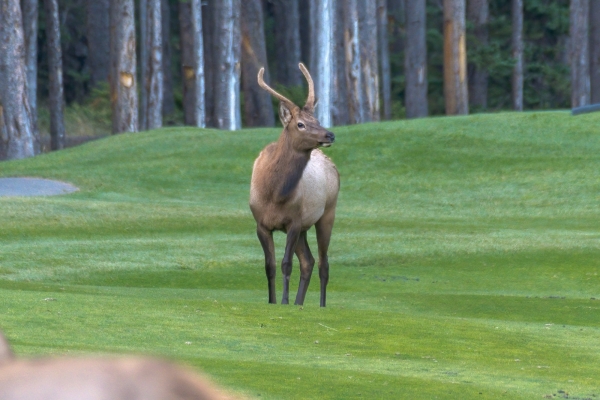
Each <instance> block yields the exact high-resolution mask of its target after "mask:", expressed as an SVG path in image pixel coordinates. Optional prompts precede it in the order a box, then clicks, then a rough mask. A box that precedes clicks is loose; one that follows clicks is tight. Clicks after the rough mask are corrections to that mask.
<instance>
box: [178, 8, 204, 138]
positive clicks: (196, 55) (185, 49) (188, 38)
mask: <svg viewBox="0 0 600 400" xmlns="http://www.w3.org/2000/svg"><path fill="white" fill-rule="evenodd" d="M202 21H203V15H202V5H201V2H200V0H191V1H188V2H180V3H179V23H180V29H181V34H180V37H181V67H182V74H183V75H182V76H183V111H184V119H185V124H186V125H191V126H197V127H199V128H204V127H205V126H206V103H205V95H206V93H205V92H206V90H205V75H204V38H203V33H202V32H203V26H202Z"/></svg>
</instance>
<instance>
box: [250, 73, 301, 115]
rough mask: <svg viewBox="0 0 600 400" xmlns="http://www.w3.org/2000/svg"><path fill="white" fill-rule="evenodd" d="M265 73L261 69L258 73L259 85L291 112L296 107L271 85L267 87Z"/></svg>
mask: <svg viewBox="0 0 600 400" xmlns="http://www.w3.org/2000/svg"><path fill="white" fill-rule="evenodd" d="M264 73H265V69H264V68H261V69H260V71H258V84H259V85H260V87H261V88H263V89H265V90H266V91H267V92H269V93H271V94H272V95H273V96H275V97H277V98H278V99H279V100H280V101H281V102H282V103H284V104H285V105H286V106H287V107H288V108H289V109H290V110H293V109H294V107H296V105H295V104H294V103H293V102H292V101H291V100H290V99H288V98H287V97H285V96H282V95H281V94H279V93H277V92H276V91H275V90H273V89H272V88H271V87H270V86H269V85H267V84H266V83H265V81H264V79H263V75H264Z"/></svg>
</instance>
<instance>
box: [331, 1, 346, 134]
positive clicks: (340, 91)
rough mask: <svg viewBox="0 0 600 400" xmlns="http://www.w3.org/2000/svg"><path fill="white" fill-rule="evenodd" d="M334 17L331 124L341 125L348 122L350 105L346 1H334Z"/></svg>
mask: <svg viewBox="0 0 600 400" xmlns="http://www.w3.org/2000/svg"><path fill="white" fill-rule="evenodd" d="M335 3H336V4H335V7H336V11H335V13H336V16H337V17H336V18H335V27H334V36H333V37H334V40H335V46H334V51H335V60H336V63H335V72H334V79H333V93H335V96H334V98H333V107H332V109H331V114H332V116H331V118H332V125H334V126H341V125H348V124H350V105H349V98H348V88H347V81H346V62H345V60H346V50H345V48H344V42H345V38H344V32H345V28H346V25H345V23H344V22H345V21H344V12H345V11H344V7H346V2H344V1H339V0H338V1H336V2H335Z"/></svg>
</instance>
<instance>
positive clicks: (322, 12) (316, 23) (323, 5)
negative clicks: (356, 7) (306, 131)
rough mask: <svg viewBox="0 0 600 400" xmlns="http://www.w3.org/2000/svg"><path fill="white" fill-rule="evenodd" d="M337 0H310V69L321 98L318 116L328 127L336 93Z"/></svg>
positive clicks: (316, 94) (317, 108)
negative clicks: (335, 31)
mask: <svg viewBox="0 0 600 400" xmlns="http://www.w3.org/2000/svg"><path fill="white" fill-rule="evenodd" d="M335 10H336V7H335V0H310V15H311V21H310V35H311V39H310V43H311V55H310V60H311V66H310V73H311V76H312V78H313V81H314V85H315V96H316V98H318V99H319V102H318V104H317V107H316V109H315V117H316V118H317V119H318V120H319V121H320V122H321V125H322V126H323V127H325V128H328V127H330V126H332V122H333V121H332V106H333V100H334V96H335V93H333V90H332V86H333V84H332V83H333V82H332V79H333V78H334V74H335V49H334V46H335V40H334V37H333V29H334V21H335Z"/></svg>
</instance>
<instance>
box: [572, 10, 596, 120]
mask: <svg viewBox="0 0 600 400" xmlns="http://www.w3.org/2000/svg"><path fill="white" fill-rule="evenodd" d="M596 1H597V0H596ZM589 11H590V2H589V0H571V10H570V14H571V18H570V23H571V29H570V33H571V107H573V108H574V107H581V106H585V105H588V104H590V64H589V56H590V54H589V50H588V44H589V37H588V26H589V25H588V24H589V15H588V14H589Z"/></svg>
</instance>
